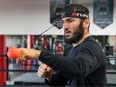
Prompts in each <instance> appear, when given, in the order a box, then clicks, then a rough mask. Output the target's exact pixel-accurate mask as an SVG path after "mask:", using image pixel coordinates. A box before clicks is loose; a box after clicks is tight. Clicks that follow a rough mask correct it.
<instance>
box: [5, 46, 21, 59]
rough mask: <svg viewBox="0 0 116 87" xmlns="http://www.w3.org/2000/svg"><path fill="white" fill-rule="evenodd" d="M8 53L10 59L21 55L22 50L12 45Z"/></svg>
mask: <svg viewBox="0 0 116 87" xmlns="http://www.w3.org/2000/svg"><path fill="white" fill-rule="evenodd" d="M7 55H8V57H9V58H10V59H17V58H18V57H19V56H20V50H19V49H18V48H16V47H10V48H9V49H8V52H7Z"/></svg>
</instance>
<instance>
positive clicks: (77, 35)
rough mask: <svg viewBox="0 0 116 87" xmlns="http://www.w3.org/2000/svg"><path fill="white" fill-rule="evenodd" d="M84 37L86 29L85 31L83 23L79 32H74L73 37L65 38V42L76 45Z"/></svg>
mask: <svg viewBox="0 0 116 87" xmlns="http://www.w3.org/2000/svg"><path fill="white" fill-rule="evenodd" d="M83 35H84V29H83V27H82V23H81V24H80V26H79V28H78V29H77V31H75V32H73V37H72V38H66V36H64V41H65V43H66V44H72V43H76V42H78V41H80V40H81V39H82V37H83Z"/></svg>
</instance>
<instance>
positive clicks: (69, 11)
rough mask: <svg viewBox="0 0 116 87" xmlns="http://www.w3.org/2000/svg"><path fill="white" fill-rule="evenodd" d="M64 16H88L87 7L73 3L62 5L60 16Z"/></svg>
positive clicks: (82, 17) (84, 17)
mask: <svg viewBox="0 0 116 87" xmlns="http://www.w3.org/2000/svg"><path fill="white" fill-rule="evenodd" d="M64 17H76V18H81V19H86V18H89V10H88V8H87V7H85V6H83V5H81V4H77V3H73V4H69V5H67V6H65V7H64V9H63V12H62V18H64Z"/></svg>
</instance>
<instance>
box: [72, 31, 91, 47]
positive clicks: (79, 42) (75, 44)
mask: <svg viewBox="0 0 116 87" xmlns="http://www.w3.org/2000/svg"><path fill="white" fill-rule="evenodd" d="M88 36H90V35H89V33H86V34H84V36H83V37H82V39H81V40H79V41H78V42H77V43H73V47H75V46H77V45H79V44H81V43H82V42H83V41H84V40H85V39H86V38H87V37H88Z"/></svg>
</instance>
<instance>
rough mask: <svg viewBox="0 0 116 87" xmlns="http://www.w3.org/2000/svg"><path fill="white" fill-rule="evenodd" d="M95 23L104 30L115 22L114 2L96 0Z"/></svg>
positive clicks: (94, 5) (94, 8)
mask: <svg viewBox="0 0 116 87" xmlns="http://www.w3.org/2000/svg"><path fill="white" fill-rule="evenodd" d="M93 17H94V18H93V22H94V23H95V24H96V25H98V26H99V27H100V28H102V29H104V28H106V27H107V26H108V25H110V24H112V22H113V0H94V3H93Z"/></svg>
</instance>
